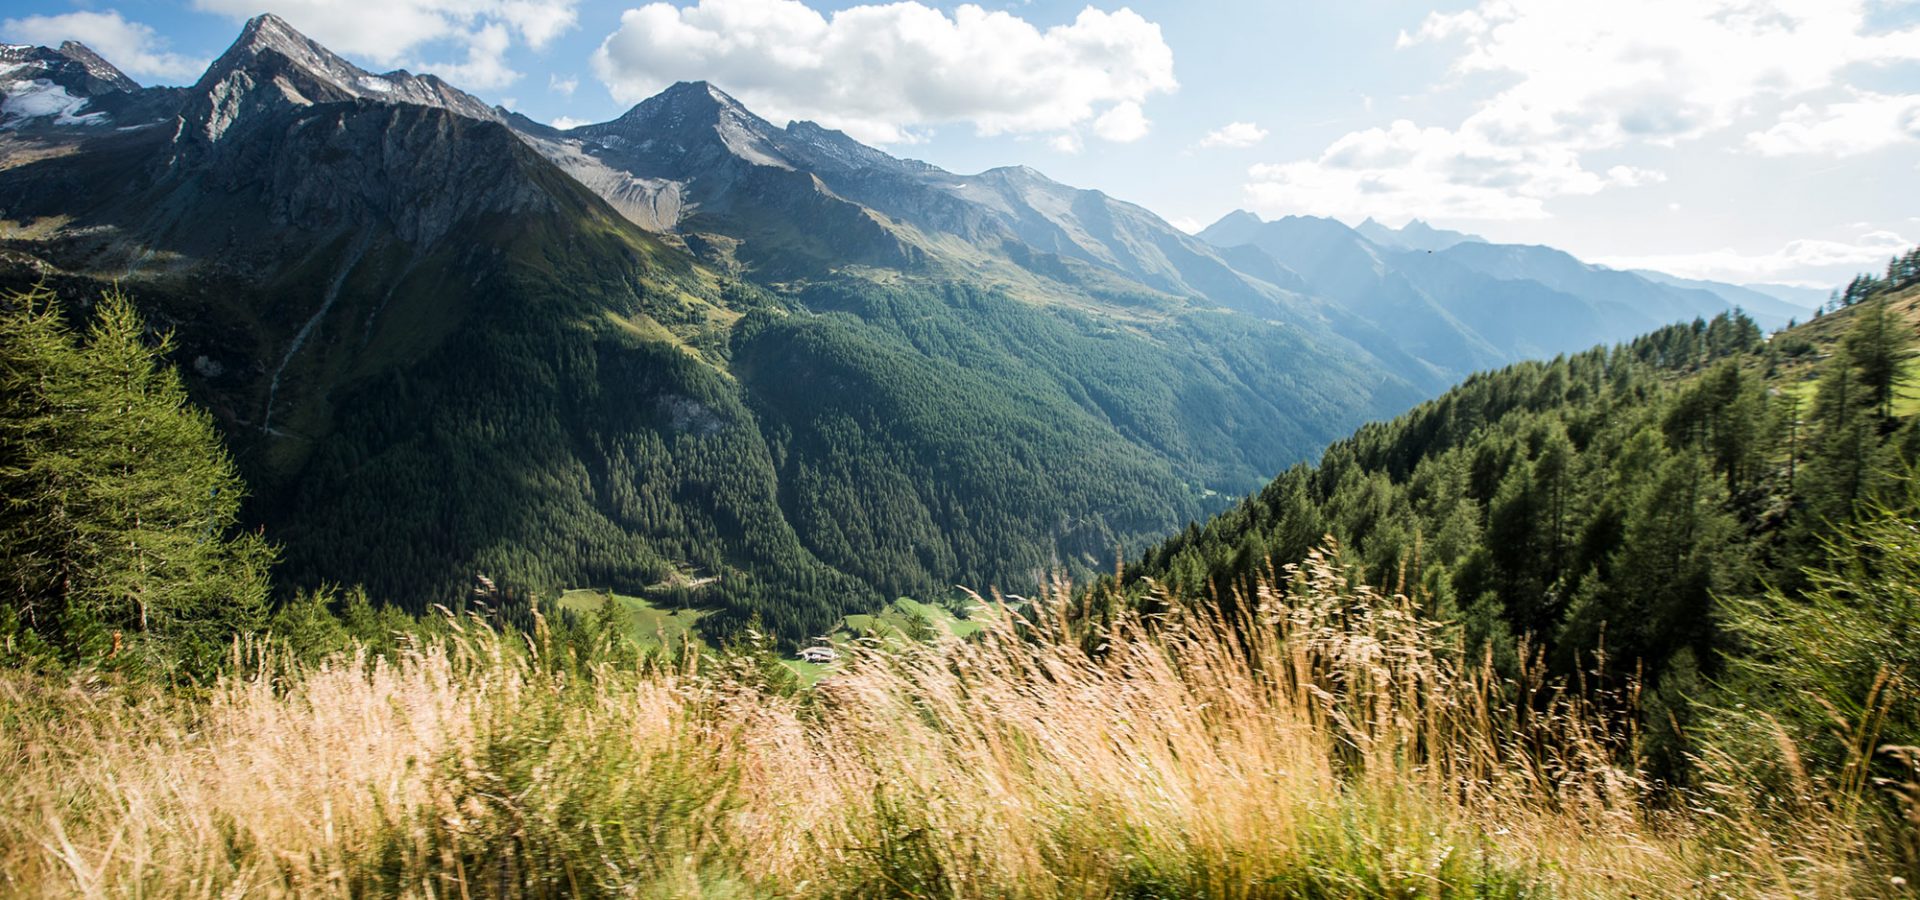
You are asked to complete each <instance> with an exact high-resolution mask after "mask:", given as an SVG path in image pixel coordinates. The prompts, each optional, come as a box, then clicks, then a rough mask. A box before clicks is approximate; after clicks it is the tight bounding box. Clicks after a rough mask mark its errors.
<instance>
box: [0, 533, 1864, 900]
mask: <svg viewBox="0 0 1920 900" xmlns="http://www.w3.org/2000/svg"><path fill="white" fill-rule="evenodd" d="M1290 578H1291V580H1290V582H1289V583H1287V584H1284V585H1281V586H1279V587H1276V588H1266V589H1261V590H1260V591H1258V592H1257V595H1256V596H1254V597H1251V598H1247V599H1248V600H1249V601H1251V602H1246V603H1242V604H1241V606H1242V607H1243V608H1245V609H1248V610H1250V612H1248V613H1247V615H1246V618H1245V620H1244V621H1236V622H1222V621H1219V620H1218V619H1217V618H1214V617H1210V616H1208V615H1206V614H1202V613H1198V612H1183V613H1177V614H1172V615H1168V616H1162V617H1158V618H1155V619H1152V620H1143V619H1141V618H1140V617H1137V616H1132V615H1120V616H1117V617H1115V619H1116V620H1115V622H1114V624H1112V625H1110V626H1105V627H1104V629H1103V630H1101V631H1098V632H1095V633H1090V632H1088V631H1087V630H1086V628H1084V627H1081V626H1075V625H1071V624H1069V622H1068V621H1067V619H1066V617H1065V616H1064V615H1062V614H1061V612H1060V610H1061V609H1062V608H1064V603H1063V602H1056V601H1046V602H1041V603H1039V604H1036V606H1035V607H1034V608H1033V610H1032V611H1031V613H1030V616H1029V617H1026V618H1023V617H1021V616H1019V615H1015V614H1013V613H1012V612H1011V611H1009V613H1008V614H1007V615H1001V616H996V617H992V618H991V619H990V620H989V622H990V624H989V626H988V628H987V629H986V631H985V632H984V634H983V635H981V636H980V637H979V638H977V639H975V640H971V641H966V642H959V641H952V640H949V641H947V642H945V643H942V644H940V645H937V646H929V647H923V648H909V649H906V650H900V649H874V650H872V651H870V652H867V653H865V654H857V655H856V657H855V658H854V659H853V660H851V662H850V664H849V665H848V667H847V670H846V671H845V672H844V673H842V674H837V675H835V676H834V677H832V678H830V679H828V680H827V681H825V682H823V683H822V684H820V685H819V686H818V687H817V688H815V689H814V690H812V691H808V692H802V693H799V694H795V695H786V694H782V693H780V692H777V691H769V690H767V689H765V688H764V687H762V686H761V680H760V679H759V678H758V677H757V674H756V673H757V671H758V670H757V669H756V668H755V666H754V665H753V664H752V663H751V662H750V661H748V660H745V659H731V660H707V661H700V660H689V661H688V662H687V663H686V664H684V665H682V666H678V667H665V668H653V669H648V670H645V671H616V670H613V669H611V668H607V667H600V668H597V669H593V670H590V671H589V672H587V673H586V675H584V676H583V675H582V674H581V673H580V671H579V670H578V669H570V668H569V667H566V666H561V665H556V664H554V661H553V660H550V659H547V658H545V657H543V655H542V650H543V644H542V642H541V641H540V639H539V638H538V637H535V638H532V639H526V638H522V637H520V636H517V635H516V636H501V635H496V634H494V633H493V632H491V631H489V630H487V629H486V628H484V627H483V626H481V625H480V624H479V623H477V622H472V621H469V622H465V623H460V624H459V629H458V633H457V634H456V635H455V636H454V637H453V638H452V639H449V640H447V641H444V642H437V643H435V644H433V645H430V646H423V647H420V648H418V649H417V650H416V651H414V652H410V653H406V654H403V655H401V656H399V657H398V658H396V659H393V660H384V659H372V658H367V657H365V656H356V657H346V658H336V659H334V660H333V661H331V662H329V663H327V664H325V665H322V666H318V667H313V668H308V669H304V670H300V671H292V672H289V671H279V672H277V673H273V672H271V671H270V670H272V668H273V667H270V666H261V667H258V668H260V669H261V670H262V671H263V674H259V675H256V676H253V677H249V678H243V679H236V680H233V681H229V682H226V683H223V684H221V685H218V686H217V687H214V688H212V689H210V690H209V691H208V692H206V693H205V694H204V695H203V696H198V697H183V696H181V695H179V694H164V693H159V692H149V693H142V692H140V691H138V690H136V689H133V688H129V687H125V686H115V687H110V686H104V685H100V684H92V683H87V682H85V681H75V682H71V683H55V682H51V681H48V680H45V679H41V678H34V677H28V676H9V677H5V678H4V679H0V725H4V730H0V777H3V778H4V779H5V783H6V785H7V790H6V791H5V792H4V793H3V794H0V798H3V799H0V890H4V891H6V892H9V893H14V894H20V895H34V896H108V895H110V896H126V895H147V896H169V897H171V896H188V897H199V896H205V897H235V896H243V895H245V896H280V895H303V896H306V895H316V896H334V895H340V896H345V895H406V896H418V897H465V896H477V895H486V896H498V895H527V894H531V895H582V894H592V895H623V896H645V897H694V896H708V897H736V896H738V897H747V896H783V897H784V896H819V897H864V896H871V897H879V896H897V897H936V896H937V897H982V898H984V897H1036V898H1040V897H1044V898H1053V897H1063V898H1064V897H1112V896H1126V897H1189V896H1204V897H1338V896H1375V897H1441V896H1494V897H1522V896H1561V897H1589V896H1617V897H1630V896H1638V897H1664V896H1703V897H1706V896H1780V897H1785V896H1820V897H1849V896H1863V895H1864V896H1873V895H1882V894H1899V893H1900V891H1901V890H1902V887H1901V886H1900V885H1899V884H1897V883H1896V882H1894V881H1893V880H1892V879H1890V878H1887V877H1885V876H1884V875H1883V874H1877V873H1878V872H1879V870H1878V869H1876V868H1875V866H1874V864H1873V858H1874V853H1875V850H1874V847H1873V846H1872V845H1871V838H1870V832H1869V831H1868V826H1867V825H1865V824H1861V823H1862V822H1863V821H1864V819H1862V817H1861V815H1860V814H1859V810H1857V809H1843V808H1842V805H1843V804H1841V803H1839V802H1837V801H1836V800H1835V796H1837V795H1829V794H1828V793H1823V791H1824V789H1819V788H1816V787H1815V782H1814V781H1813V780H1812V779H1811V778H1808V779H1804V780H1803V783H1804V784H1805V785H1806V786H1807V787H1806V791H1807V794H1806V796H1805V797H1802V798H1800V799H1799V801H1796V803H1794V804H1788V805H1787V807H1786V808H1781V809H1776V808H1768V809H1766V811H1765V812H1764V813H1763V812H1761V811H1760V809H1761V807H1760V806H1759V805H1756V803H1755V802H1754V801H1753V800H1752V799H1751V798H1750V797H1749V796H1748V794H1749V793H1750V792H1748V791H1746V789H1744V788H1740V787H1734V786H1731V785H1734V784H1736V782H1735V781H1733V780H1731V778H1732V776H1735V775H1737V774H1738V771H1737V769H1738V767H1737V766H1734V765H1731V762H1732V761H1726V762H1728V763H1729V764H1730V765H1729V767H1728V768H1726V769H1724V770H1722V772H1721V774H1724V775H1727V776H1729V778H1728V779H1727V780H1724V781H1723V782H1722V783H1720V786H1719V787H1718V788H1716V791H1717V793H1710V794H1702V795H1701V796H1700V797H1699V798H1696V799H1692V800H1689V801H1688V802H1686V803H1678V804H1674V805H1673V808H1674V811H1672V812H1667V813H1662V814H1659V815H1658V816H1655V815H1651V814H1649V813H1647V812H1646V810H1647V809H1648V808H1649V807H1648V804H1647V803H1646V802H1645V801H1646V797H1645V796H1644V793H1645V786H1644V785H1643V784H1642V783H1641V781H1640V780H1639V779H1638V778H1637V777H1636V776H1635V775H1634V773H1632V772H1631V771H1627V770H1625V769H1623V768H1621V767H1620V766H1618V765H1617V764H1616V763H1615V760H1616V759H1619V758H1621V752H1622V751H1623V750H1624V749H1625V747H1624V746H1623V744H1624V742H1625V741H1626V740H1627V738H1625V737H1622V736H1619V735H1615V734H1611V733H1609V732H1608V731H1607V729H1606V728H1604V727H1603V726H1602V725H1601V721H1602V720H1601V718H1600V717H1599V716H1598V715H1597V714H1596V712H1595V711H1594V710H1593V709H1591V708H1590V707H1589V705H1588V704H1587V703H1585V702H1583V701H1579V700H1576V699H1575V698H1573V697H1571V696H1567V695H1559V694H1555V693H1554V692H1552V691H1551V690H1550V689H1549V688H1548V687H1546V686H1543V685H1540V684H1537V683H1528V684H1513V683H1506V682H1502V681H1500V680H1499V679H1498V678H1495V677H1493V676H1491V675H1490V674H1488V669H1487V668H1486V667H1485V666H1483V665H1479V664H1475V663H1474V662H1472V661H1462V660H1459V659H1458V658H1457V657H1456V656H1455V655H1454V654H1453V653H1452V652H1451V647H1450V645H1449V644H1448V642H1447V641H1446V640H1445V639H1444V638H1443V636H1442V634H1441V633H1440V631H1439V630H1438V629H1437V627H1436V626H1434V625H1431V624H1428V623H1424V622H1422V621H1420V620H1419V619H1418V617H1416V616H1415V615H1413V614H1412V613H1411V612H1410V611H1409V608H1408V604H1407V603H1406V602H1405V601H1404V600H1401V599H1398V598H1392V597H1383V596H1380V595H1378V594H1376V593H1374V592H1371V591H1368V590H1365V589H1362V588H1358V587H1356V586H1354V585H1352V584H1349V583H1348V582H1347V581H1346V580H1345V578H1344V576H1343V574H1342V572H1340V571H1339V570H1337V569H1336V568H1334V567H1333V566H1332V565H1331V564H1329V563H1328V562H1326V561H1325V560H1324V559H1323V558H1319V557H1316V558H1314V559H1312V560H1309V561H1308V562H1307V563H1306V564H1304V565H1303V566H1302V567H1301V568H1300V569H1299V570H1298V571H1296V572H1294V573H1293V574H1292V575H1291V576H1290ZM1083 648H1087V649H1083ZM1864 790H1865V789H1864V788H1861V789H1860V790H1857V791H1856V793H1855V796H1858V794H1859V793H1860V792H1861V791H1864Z"/></svg>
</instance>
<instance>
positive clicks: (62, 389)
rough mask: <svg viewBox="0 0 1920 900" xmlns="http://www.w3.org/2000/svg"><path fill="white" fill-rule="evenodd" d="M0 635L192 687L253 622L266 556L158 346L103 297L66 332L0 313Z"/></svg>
mask: <svg viewBox="0 0 1920 900" xmlns="http://www.w3.org/2000/svg"><path fill="white" fill-rule="evenodd" d="M0 307H4V308H0V498H4V499H3V500H0V578H4V582H0V604H4V605H3V606H0V630H4V631H6V632H7V634H8V640H9V643H10V644H11V645H12V646H13V647H14V648H15V649H16V650H25V651H30V652H31V651H36V650H37V651H38V652H40V653H42V654H44V655H46V656H50V657H53V658H58V659H63V660H65V661H68V662H73V663H83V664H90V663H104V664H110V665H116V666H127V667H134V668H147V669H154V670H159V671H162V672H166V673H171V674H178V675H185V676H202V675H205V674H207V673H210V672H212V671H214V670H215V669H217V668H218V667H219V665H220V662H221V660H223V659H224V658H225V657H226V648H227V647H228V645H229V643H230V641H231V640H232V638H233V636H234V635H236V634H238V633H241V632H245V631H252V630H256V629H258V628H259V627H260V626H261V624H262V623H263V621H264V616H265V611H266V598H267V570H268V567H269V565H270V564H271V561H272V550H271V548H270V547H269V546H268V545H267V543H266V542H265V540H264V539H263V538H261V537H260V536H258V535H253V534H236V533H235V523H236V518H237V515H238V513H239V508H240V501H241V497H242V495H243V493H244V486H243V485H242V483H241V481H240V478H239V476H238V475H237V474H236V472H235V470H234V466H233V462H232V460H231V459H230V458H229V457H228V455H227V453H226V451H225V449H224V448H223V447H222V445H221V443H220V440H219V437H218V436H217V434H216V433H215V431H214V428H213V423H212V421H211V419H210V417H209V416H208V415H207V414H206V413H205V412H203V411H201V410H199V409H197V408H195V407H193V406H192V405H190V404H189V403H188V401H187V394H186V389H185V388H184V386H183V385H182V383H181V380H180V377H179V373H178V372H176V371H175V370H174V369H173V368H172V367H171V366H169V365H167V364H166V363H165V362H164V357H165V355H166V353H167V351H168V349H169V347H170V343H169V340H168V339H167V338H166V337H162V338H161V339H160V340H159V341H157V342H153V343H149V342H148V341H147V339H146V335H145V327H144V325H143V324H142V323H141V321H140V318H139V316H138V315H137V314H136V313H135V311H134V309H133V307H132V305H131V304H130V303H129V302H128V301H127V299H126V298H125V297H124V296H122V295H120V294H119V293H117V292H111V293H108V294H106V295H105V296H103V297H101V298H100V301H99V303H98V304H96V308H95V311H94V316H93V322H92V324H91V325H90V326H89V327H88V328H87V329H86V331H85V333H84V334H82V333H80V332H78V331H76V330H75V329H74V328H72V327H71V326H69V325H68V324H67V322H66V320H65V319H64V317H63V316H62V314H61V312H60V310H59V309H58V307H57V304H56V303H55V301H54V298H53V297H52V295H51V294H49V293H47V292H44V291H33V292H29V293H26V294H16V295H13V296H11V297H8V298H5V299H4V300H3V301H0Z"/></svg>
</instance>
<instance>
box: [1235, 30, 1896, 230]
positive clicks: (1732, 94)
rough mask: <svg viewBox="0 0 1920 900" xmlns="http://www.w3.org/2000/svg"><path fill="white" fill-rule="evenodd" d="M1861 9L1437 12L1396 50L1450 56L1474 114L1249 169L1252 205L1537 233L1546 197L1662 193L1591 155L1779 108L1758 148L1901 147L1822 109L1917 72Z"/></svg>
mask: <svg viewBox="0 0 1920 900" xmlns="http://www.w3.org/2000/svg"><path fill="white" fill-rule="evenodd" d="M1869 7H1870V0H1610V2H1606V3H1584V2H1567V0H1481V2H1480V3H1479V4H1478V5H1477V6H1474V7H1472V8H1469V9H1466V10H1463V11H1459V12H1450V13H1433V14H1430V15H1429V16H1427V18H1426V19H1425V20H1424V22H1423V23H1422V24H1421V25H1420V26H1419V27H1418V28H1417V29H1415V30H1414V31H1412V32H1402V33H1401V34H1400V37H1399V45H1400V46H1402V47H1409V46H1414V45H1419V44H1431V45H1439V46H1445V47H1450V48H1453V49H1454V50H1455V51H1456V56H1455V57H1454V60H1453V63H1452V66H1451V68H1452V71H1453V73H1454V79H1455V84H1454V85H1453V87H1454V88H1455V89H1466V90H1483V91H1486V93H1485V94H1484V95H1483V96H1482V97H1481V98H1480V99H1479V100H1478V101H1477V102H1476V103H1474V104H1473V106H1472V107H1471V108H1470V111H1469V112H1468V113H1466V114H1465V115H1464V116H1463V117H1462V118H1461V119H1459V120H1457V121H1455V122H1442V123H1423V124H1421V125H1416V124H1414V123H1411V122H1405V123H1402V122H1396V123H1394V124H1393V125H1392V126H1390V127H1387V128H1378V127H1376V128H1371V129H1366V130H1363V131H1357V132H1353V133H1351V134H1348V135H1346V136H1344V137H1342V138H1340V139H1338V140H1336V141H1335V142H1334V143H1333V144H1332V145H1331V146H1329V147H1328V148H1327V150H1326V151H1325V152H1324V153H1323V154H1322V155H1321V156H1320V157H1318V158H1315V159H1305V160H1297V161H1294V162H1289V163H1277V164H1273V165H1269V166H1264V167H1258V168H1256V169H1255V170H1254V173H1253V174H1254V181H1253V183H1252V184H1250V185H1249V186H1248V189H1247V190H1248V195H1249V199H1250V200H1253V201H1255V202H1256V203H1264V205H1265V208H1264V209H1262V211H1264V212H1274V213H1280V212H1294V211H1305V210H1304V209H1303V208H1293V207H1287V206H1282V205H1277V204H1285V203H1293V202H1313V203H1315V204H1316V207H1315V209H1316V210H1317V211H1320V212H1337V213H1340V214H1345V215H1360V214H1363V213H1371V214H1374V215H1379V214H1380V212H1382V211H1385V212H1388V213H1389V214H1392V215H1395V216H1399V217H1405V216H1410V215H1418V216H1457V217H1473V218H1495V219H1507V218H1538V217H1541V216H1544V215H1547V214H1548V212H1547V204H1548V203H1549V202H1551V201H1552V200H1553V199H1554V198H1556V197H1561V196H1578V195H1587V194H1593V193H1596V192H1598V191H1600V190H1605V189H1610V188H1631V187H1637V186H1643V185H1646V184H1650V183H1653V182H1656V181H1659V180H1661V179H1660V176H1659V175H1658V173H1654V172H1646V171H1643V170H1639V169H1634V168H1630V167H1621V166H1614V167H1612V168H1608V169H1606V170H1605V171H1604V172H1602V171H1595V170H1594V168H1590V167H1589V164H1588V162H1587V158H1588V157H1589V156H1590V155H1592V154H1595V153H1597V152H1601V151H1614V150H1620V149H1622V148H1631V147H1642V148H1660V147H1670V146H1672V145H1674V144H1676V143H1678V142H1681V141H1692V140H1699V139H1702V138H1704V137H1707V136H1709V135H1716V134H1725V133H1726V132H1728V131H1729V129H1730V128H1731V127H1732V126H1734V125H1735V124H1736V123H1740V122H1742V121H1751V120H1752V119H1753V118H1754V117H1763V118H1764V117H1766V116H1768V115H1770V114H1772V112H1773V111H1775V110H1778V109H1779V108H1780V107H1781V106H1782V105H1783V104H1786V103H1805V104H1811V105H1809V106H1804V107H1801V108H1799V109H1797V110H1795V111H1790V112H1788V113H1787V114H1786V116H1785V117H1784V118H1781V119H1779V120H1778V122H1779V124H1778V125H1775V126H1773V127H1771V128H1769V129H1767V130H1763V131H1759V132H1755V133H1754V136H1753V137H1752V138H1751V139H1750V145H1751V146H1752V147H1753V148H1754V149H1757V150H1760V151H1761V152H1763V153H1787V152H1825V153H1832V154H1836V155H1838V154H1842V153H1846V152H1859V151H1860V149H1862V148H1867V147H1870V146H1882V145H1885V144H1886V143H1891V142H1893V141H1896V140H1906V139H1909V134H1910V132H1911V130H1912V127H1913V124H1914V123H1913V119H1912V117H1911V116H1910V115H1908V116H1906V117H1904V118H1903V117H1901V115H1900V110H1898V109H1895V108H1893V104H1892V103H1891V102H1879V103H1869V102H1868V101H1867V99H1866V98H1859V99H1856V100H1855V101H1853V103H1854V104H1856V105H1848V104H1846V103H1838V104H1836V103H1835V102H1834V98H1835V96H1836V95H1840V94H1843V93H1845V90H1846V89H1845V82H1846V80H1847V77H1848V70H1849V68H1850V67H1854V66H1862V65H1868V66H1870V65H1877V64H1887V63H1900V62H1910V61H1915V60H1920V29H1916V28H1909V29H1907V30H1904V31H1884V30H1876V29H1875V28H1874V27H1873V25H1872V24H1871V18H1870V16H1869V11H1870V10H1869ZM1879 99H1880V100H1882V101H1886V100H1887V98H1879ZM1769 121H1771V120H1769ZM1369 149H1371V150H1373V151H1375V152H1373V153H1372V155H1369V154H1368V153H1366V152H1364V151H1367V150H1369ZM1390 151H1391V152H1390ZM1595 168H1597V167H1595ZM1343 193H1344V196H1345V198H1346V199H1345V200H1343V199H1342V196H1343Z"/></svg>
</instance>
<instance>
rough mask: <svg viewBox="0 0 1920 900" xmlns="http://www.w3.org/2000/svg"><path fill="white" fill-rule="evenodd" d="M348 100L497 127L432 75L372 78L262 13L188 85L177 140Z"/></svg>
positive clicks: (487, 111)
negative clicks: (429, 110)
mask: <svg viewBox="0 0 1920 900" xmlns="http://www.w3.org/2000/svg"><path fill="white" fill-rule="evenodd" d="M348 100H371V101H374V102H378V103H398V104H410V105H414V106H431V107H436V108H439V109H445V110H448V111H450V112H454V113H457V114H459V115H462V116H466V117H468V118H473V119H480V120H483V121H490V122H497V121H500V116H499V114H498V113H496V112H494V110H493V108H492V107H490V106H488V105H487V104H485V103H482V102H480V100H479V99H478V98H476V97H474V96H473V95H471V94H468V93H466V92H465V91H461V90H459V89H458V88H455V87H453V86H451V85H449V84H447V83H446V82H444V81H441V80H440V79H438V78H435V77H434V76H432V75H420V76H416V75H413V74H411V73H409V72H406V71H404V70H395V71H392V72H388V73H386V74H384V75H375V74H373V73H372V72H369V71H367V70H365V69H362V68H360V67H359V66H356V65H354V64H353V63H350V62H348V61H347V60H346V59H344V58H343V57H341V56H340V55H339V54H336V53H334V52H333V51H332V50H329V49H327V48H326V47H324V46H321V45H320V43H319V42H317V41H315V40H313V39H312V38H309V37H307V36H306V35H304V34H301V33H300V32H299V31H298V30H297V29H295V28H294V27H293V26H292V25H290V24H288V23H287V21H286V20H285V19H282V18H280V17H279V16H276V15H273V14H272V13H265V14H262V15H258V16H254V17H253V18H251V19H248V20H247V24H246V25H245V26H244V27H242V28H241V29H240V36H239V37H237V38H235V39H234V42H233V44H232V46H230V47H228V48H227V50H226V52H224V53H222V54H220V58H219V59H216V60H214V62H213V65H212V66H209V67H208V68H207V71H206V74H204V75H201V76H200V80H199V81H198V82H197V83H195V84H194V86H193V88H192V90H191V93H190V95H189V99H188V101H187V105H186V107H185V108H184V110H183V112H182V117H183V118H184V119H185V120H186V121H187V122H188V123H190V124H191V126H192V128H191V129H188V130H187V131H183V134H187V133H191V134H195V135H197V136H198V137H199V138H200V139H203V140H205V141H206V142H209V143H212V142H217V141H219V140H220V138H221V137H222V136H223V135H224V134H225V133H226V132H227V130H228V129H229V128H231V127H232V126H233V125H234V124H235V123H236V122H237V121H239V120H241V119H242V118H244V117H246V116H248V115H250V114H253V113H256V112H259V111H262V110H267V109H280V108H286V107H296V106H312V105H314V104H317V103H338V102H343V101H348Z"/></svg>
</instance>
